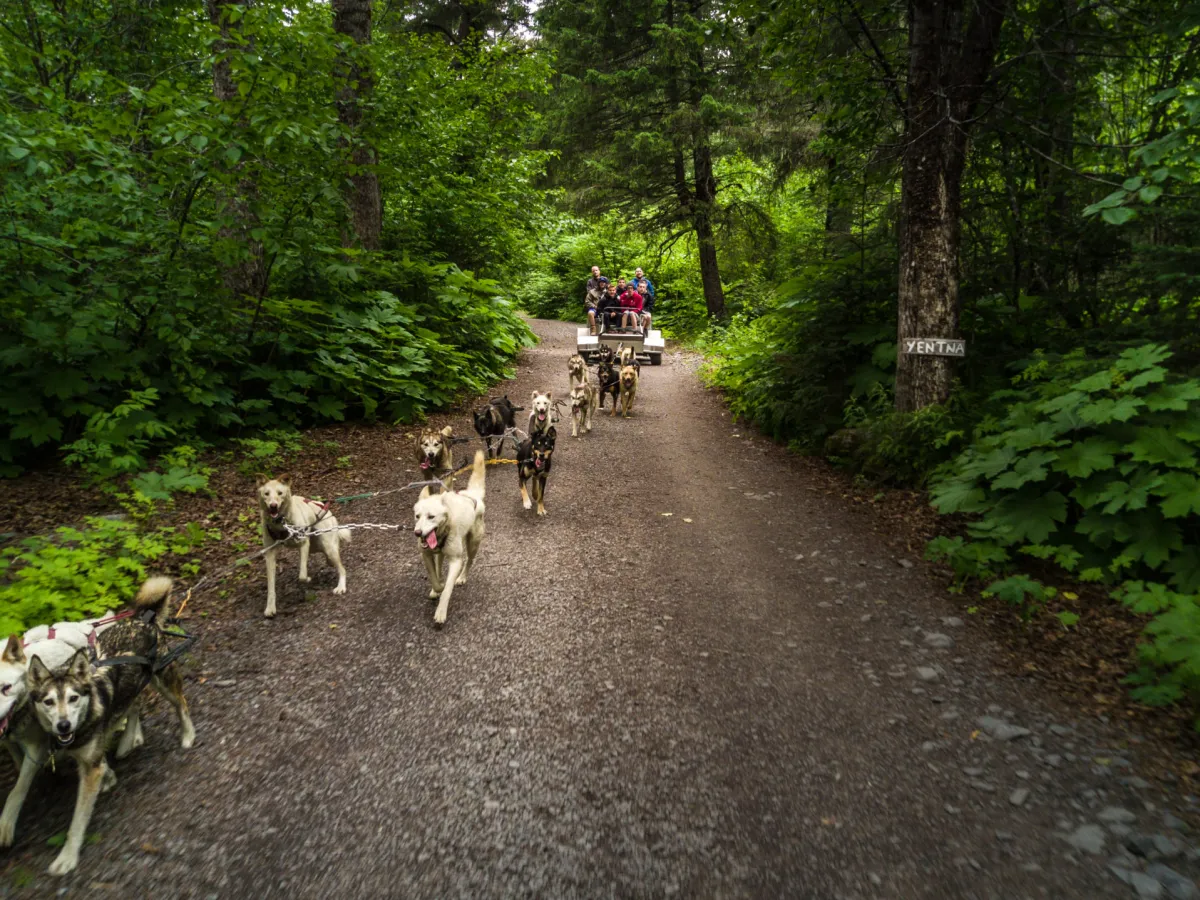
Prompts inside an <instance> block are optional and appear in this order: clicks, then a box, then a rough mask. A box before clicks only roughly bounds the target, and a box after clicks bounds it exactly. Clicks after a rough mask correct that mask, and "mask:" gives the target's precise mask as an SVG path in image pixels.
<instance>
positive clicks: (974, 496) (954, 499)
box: [930, 478, 984, 516]
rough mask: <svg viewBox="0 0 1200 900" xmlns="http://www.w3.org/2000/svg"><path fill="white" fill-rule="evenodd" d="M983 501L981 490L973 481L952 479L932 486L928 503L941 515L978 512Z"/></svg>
mask: <svg viewBox="0 0 1200 900" xmlns="http://www.w3.org/2000/svg"><path fill="white" fill-rule="evenodd" d="M983 499H984V493H983V488H981V487H978V486H977V485H976V484H975V483H974V482H973V481H964V480H961V479H957V478H956V479H953V480H949V481H943V482H941V483H940V484H936V485H934V486H933V488H932V490H931V491H930V503H931V504H932V505H933V508H934V509H936V510H937V511H938V512H940V513H941V514H942V515H944V516H945V515H950V514H951V513H962V512H978V511H979V510H980V509H981V508H982V503H983Z"/></svg>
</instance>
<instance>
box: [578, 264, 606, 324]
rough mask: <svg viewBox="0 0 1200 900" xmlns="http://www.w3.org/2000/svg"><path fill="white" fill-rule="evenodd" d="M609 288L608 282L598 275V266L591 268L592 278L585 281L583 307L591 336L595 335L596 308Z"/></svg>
mask: <svg viewBox="0 0 1200 900" xmlns="http://www.w3.org/2000/svg"><path fill="white" fill-rule="evenodd" d="M608 286H609V280H608V279H607V278H605V277H604V276H603V275H601V274H600V267H599V266H592V277H591V278H589V279H588V280H587V286H586V288H585V290H586V292H587V293H586V295H585V298H584V305H585V307H586V308H587V316H588V327H589V329H590V330H591V333H592V334H595V333H596V307H597V306H598V305H599V303H600V300H601V298H602V297H603V296H604V294H605V291H606V289H607V288H608Z"/></svg>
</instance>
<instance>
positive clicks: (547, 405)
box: [529, 391, 554, 434]
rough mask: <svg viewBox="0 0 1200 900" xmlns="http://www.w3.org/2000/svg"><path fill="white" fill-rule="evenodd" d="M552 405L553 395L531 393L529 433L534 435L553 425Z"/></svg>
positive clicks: (538, 392)
mask: <svg viewBox="0 0 1200 900" xmlns="http://www.w3.org/2000/svg"><path fill="white" fill-rule="evenodd" d="M553 404H554V398H553V395H552V394H551V393H550V392H549V391H547V392H546V393H545V394H543V393H542V392H541V391H534V392H533V403H532V404H531V405H532V407H533V408H532V409H531V410H530V411H529V433H530V434H536V433H537V432H539V431H545V430H546V429H548V428H549V427H550V426H551V425H553V424H554V415H553V412H552V411H551V407H552V406H553Z"/></svg>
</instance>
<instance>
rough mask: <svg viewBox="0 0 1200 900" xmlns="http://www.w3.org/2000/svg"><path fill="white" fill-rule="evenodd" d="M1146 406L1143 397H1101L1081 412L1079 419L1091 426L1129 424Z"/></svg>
mask: <svg viewBox="0 0 1200 900" xmlns="http://www.w3.org/2000/svg"><path fill="white" fill-rule="evenodd" d="M1145 405H1146V401H1145V400H1143V399H1142V398H1141V397H1134V396H1132V395H1128V394H1126V395H1124V396H1122V397H1115V398H1114V397H1101V398H1099V399H1097V400H1093V401H1092V402H1091V403H1089V404H1088V405H1087V406H1085V407H1083V408H1082V409H1081V410H1080V411H1079V418H1081V419H1082V420H1083V421H1084V422H1087V423H1088V424H1089V425H1107V424H1108V423H1109V422H1128V421H1129V420H1130V419H1132V418H1133V417H1134V416H1136V415H1137V411H1138V410H1139V409H1141V408H1142V407H1143V406H1145Z"/></svg>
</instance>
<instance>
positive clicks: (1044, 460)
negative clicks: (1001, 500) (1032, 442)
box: [992, 450, 1058, 490]
mask: <svg viewBox="0 0 1200 900" xmlns="http://www.w3.org/2000/svg"><path fill="white" fill-rule="evenodd" d="M1057 456H1058V454H1056V453H1052V452H1049V451H1046V450H1038V451H1035V452H1033V453H1028V454H1026V455H1025V456H1022V457H1021V458H1020V459H1018V460H1017V463H1016V465H1014V466H1013V468H1012V471H1009V472H1005V473H1004V474H1003V475H1001V476H999V477H998V478H996V479H995V480H993V481H992V489H993V490H1016V489H1017V488H1019V487H1021V485H1023V484H1026V483H1028V482H1036V481H1045V480H1046V476H1047V475H1049V474H1050V470H1049V469H1048V468H1047V465H1048V464H1049V463H1051V462H1053V461H1054V460H1055V459H1056V458H1057Z"/></svg>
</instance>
